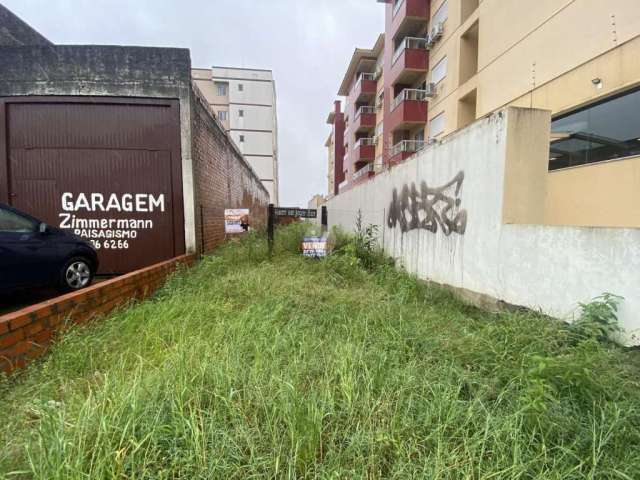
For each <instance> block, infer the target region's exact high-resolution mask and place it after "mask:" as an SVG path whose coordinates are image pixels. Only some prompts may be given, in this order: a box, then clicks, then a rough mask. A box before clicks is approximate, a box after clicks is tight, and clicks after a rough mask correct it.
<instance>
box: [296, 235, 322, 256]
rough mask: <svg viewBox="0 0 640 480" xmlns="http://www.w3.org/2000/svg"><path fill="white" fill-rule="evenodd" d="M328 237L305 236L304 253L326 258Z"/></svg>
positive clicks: (303, 242)
mask: <svg viewBox="0 0 640 480" xmlns="http://www.w3.org/2000/svg"><path fill="white" fill-rule="evenodd" d="M327 250H328V248H327V238H326V237H304V240H302V255H304V256H305V257H312V258H324V257H326V256H327Z"/></svg>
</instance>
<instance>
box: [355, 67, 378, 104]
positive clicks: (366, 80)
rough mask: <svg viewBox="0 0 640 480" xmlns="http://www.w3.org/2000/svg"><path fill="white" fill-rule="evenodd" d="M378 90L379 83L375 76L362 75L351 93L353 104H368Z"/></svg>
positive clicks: (370, 74) (371, 74)
mask: <svg viewBox="0 0 640 480" xmlns="http://www.w3.org/2000/svg"><path fill="white" fill-rule="evenodd" d="M377 89H378V82H377V81H376V76H375V74H373V73H361V74H360V75H359V76H358V81H357V82H356V84H355V85H354V86H353V90H352V91H351V100H352V102H353V103H357V102H367V101H369V100H371V99H372V98H373V97H374V96H375V95H376V91H377Z"/></svg>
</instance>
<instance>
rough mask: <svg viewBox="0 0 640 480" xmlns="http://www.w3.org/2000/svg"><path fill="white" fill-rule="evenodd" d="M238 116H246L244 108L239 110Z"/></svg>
mask: <svg viewBox="0 0 640 480" xmlns="http://www.w3.org/2000/svg"><path fill="white" fill-rule="evenodd" d="M238 116H239V117H240V118H243V117H244V110H238Z"/></svg>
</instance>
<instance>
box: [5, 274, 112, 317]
mask: <svg viewBox="0 0 640 480" xmlns="http://www.w3.org/2000/svg"><path fill="white" fill-rule="evenodd" d="M109 278H111V277H99V278H96V279H95V280H94V283H100V282H104V281H105V280H108V279H109ZM59 295H60V292H59V291H58V290H56V289H55V288H38V289H32V290H25V291H22V292H19V293H15V294H12V295H8V296H5V297H2V296H0V316H1V315H6V314H7V313H11V312H15V311H16V310H20V309H21V308H25V307H28V306H29V305H34V304H36V303H40V302H44V301H45V300H49V299H52V298H55V297H57V296H59Z"/></svg>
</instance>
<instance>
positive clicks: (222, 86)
mask: <svg viewBox="0 0 640 480" xmlns="http://www.w3.org/2000/svg"><path fill="white" fill-rule="evenodd" d="M216 88H217V90H218V96H219V97H226V96H227V84H226V83H216Z"/></svg>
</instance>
